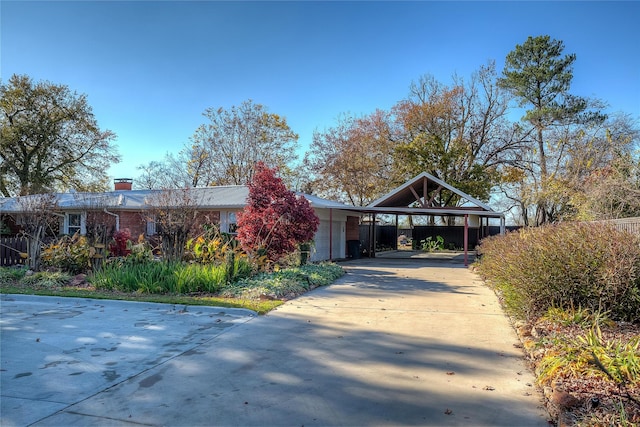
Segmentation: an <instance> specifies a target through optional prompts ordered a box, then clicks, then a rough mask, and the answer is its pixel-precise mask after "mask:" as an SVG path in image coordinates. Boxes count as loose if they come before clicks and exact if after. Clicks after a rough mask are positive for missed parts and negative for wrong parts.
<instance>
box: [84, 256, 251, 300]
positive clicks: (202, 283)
mask: <svg viewBox="0 0 640 427" xmlns="http://www.w3.org/2000/svg"><path fill="white" fill-rule="evenodd" d="M135 248H136V245H134V249H133V251H132V254H131V255H130V256H128V257H126V258H120V259H113V260H111V261H110V262H109V263H106V264H105V265H104V266H103V268H102V269H101V270H100V271H98V272H94V274H93V275H92V276H91V277H90V278H89V280H90V282H91V283H93V284H94V285H95V286H96V288H97V289H104V290H118V291H122V292H140V293H158V294H164V293H171V294H189V293H198V292H207V293H215V292H217V291H219V290H220V289H221V288H222V287H224V286H226V285H227V284H229V283H230V282H232V281H234V280H238V279H241V278H244V277H248V276H249V275H250V274H251V273H252V266H251V264H250V263H249V262H248V261H247V260H246V259H242V258H231V257H230V258H229V259H228V260H227V262H225V263H220V264H206V265H201V264H186V263H183V262H178V261H169V262H160V261H153V260H149V259H146V260H145V259H144V258H142V259H139V258H138V259H136V253H137V252H136V249H135ZM140 253H143V254H144V253H148V252H147V251H144V250H142V251H141V252H140Z"/></svg>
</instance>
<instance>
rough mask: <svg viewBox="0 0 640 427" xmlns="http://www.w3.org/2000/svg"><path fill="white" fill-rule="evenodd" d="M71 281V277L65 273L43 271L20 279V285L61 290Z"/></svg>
mask: <svg viewBox="0 0 640 427" xmlns="http://www.w3.org/2000/svg"><path fill="white" fill-rule="evenodd" d="M70 280H71V276H70V275H69V274H67V273H63V272H59V271H56V272H48V271H41V272H38V273H34V274H32V275H30V276H24V277H23V278H22V279H20V283H21V284H23V285H27V286H34V287H42V288H59V287H62V286H64V285H66V284H67V283H69V281H70Z"/></svg>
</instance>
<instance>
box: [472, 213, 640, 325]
mask: <svg viewBox="0 0 640 427" xmlns="http://www.w3.org/2000/svg"><path fill="white" fill-rule="evenodd" d="M479 250H480V254H481V256H482V257H481V259H480V261H479V262H478V264H477V265H478V271H479V273H480V274H481V275H482V276H483V277H484V278H485V279H487V280H488V282H489V283H490V284H492V285H493V286H495V288H496V289H497V290H498V291H499V292H500V294H501V296H502V298H503V301H504V304H505V307H506V309H507V310H508V311H509V312H510V313H511V314H513V315H515V316H516V317H519V318H521V319H525V320H531V319H535V318H538V317H539V316H540V315H542V314H543V313H545V312H546V311H547V310H548V309H549V308H551V307H559V308H567V309H568V308H573V307H582V308H585V309H588V310H590V311H592V312H605V311H606V312H608V313H609V314H610V316H611V317H612V318H613V319H615V320H627V321H632V322H638V321H640V239H639V238H638V237H637V236H635V235H633V234H630V233H627V232H623V231H619V230H617V229H615V228H613V227H611V226H608V225H605V224H599V223H561V224H552V225H546V226H542V227H538V228H527V229H522V230H520V231H518V232H513V233H509V234H507V235H505V236H494V237H490V238H487V239H485V240H483V241H482V243H481V245H480V249H479Z"/></svg>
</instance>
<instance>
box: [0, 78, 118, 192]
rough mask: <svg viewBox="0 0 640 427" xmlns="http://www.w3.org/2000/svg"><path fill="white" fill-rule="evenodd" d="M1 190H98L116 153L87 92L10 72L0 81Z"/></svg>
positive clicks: (102, 188) (109, 135) (105, 180)
mask: <svg viewBox="0 0 640 427" xmlns="http://www.w3.org/2000/svg"><path fill="white" fill-rule="evenodd" d="M0 110H1V116H0V192H1V193H2V194H3V195H4V196H7V197H10V196H16V195H27V194H39V193H46V192H50V191H56V190H57V191H65V190H67V189H70V188H74V189H76V190H79V191H101V190H106V189H107V187H108V176H107V174H106V170H107V169H108V168H109V166H110V165H111V164H113V163H117V162H118V161H119V160H120V158H119V156H118V154H117V153H116V150H115V148H114V146H113V145H112V142H113V140H114V138H115V134H114V133H113V132H111V131H109V130H105V131H103V130H101V129H100V128H99V126H98V123H97V121H96V118H95V117H94V115H93V112H92V108H91V107H90V106H89V103H88V102H87V97H86V95H79V94H77V93H75V92H72V91H71V90H70V89H69V88H68V87H67V86H65V85H59V84H53V83H50V82H46V81H42V82H34V81H33V80H32V79H31V78H29V77H28V76H26V75H13V76H11V78H10V79H9V81H8V82H6V83H2V84H1V85H0Z"/></svg>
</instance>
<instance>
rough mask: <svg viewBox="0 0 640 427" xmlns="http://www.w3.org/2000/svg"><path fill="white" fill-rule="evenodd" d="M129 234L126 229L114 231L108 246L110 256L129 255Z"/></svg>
mask: <svg viewBox="0 0 640 427" xmlns="http://www.w3.org/2000/svg"><path fill="white" fill-rule="evenodd" d="M131 244H132V242H131V232H130V231H129V229H128V228H125V229H122V230H119V231H116V232H115V233H114V235H113V241H112V242H111V244H110V245H109V252H110V253H111V256H116V257H120V256H127V255H129V254H130V253H131Z"/></svg>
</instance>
